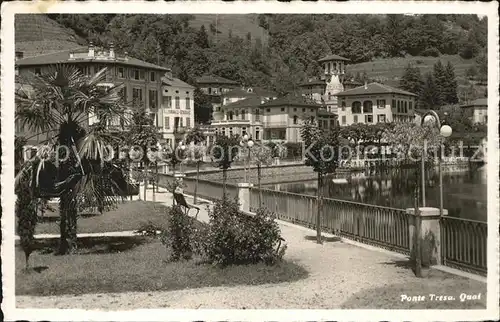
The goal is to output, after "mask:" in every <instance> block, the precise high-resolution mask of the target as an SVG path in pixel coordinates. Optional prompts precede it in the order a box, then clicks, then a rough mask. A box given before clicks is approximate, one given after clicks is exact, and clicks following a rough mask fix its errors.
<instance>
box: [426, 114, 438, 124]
mask: <svg viewBox="0 0 500 322" xmlns="http://www.w3.org/2000/svg"><path fill="white" fill-rule="evenodd" d="M435 122H436V118H434V116H432V115H426V116H425V117H424V123H432V124H434V123H435Z"/></svg>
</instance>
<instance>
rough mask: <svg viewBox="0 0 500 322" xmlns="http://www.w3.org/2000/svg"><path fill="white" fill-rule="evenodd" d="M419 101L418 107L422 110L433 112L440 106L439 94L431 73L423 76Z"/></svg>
mask: <svg viewBox="0 0 500 322" xmlns="http://www.w3.org/2000/svg"><path fill="white" fill-rule="evenodd" d="M419 99H420V106H421V107H422V108H424V109H431V110H435V109H439V107H440V106H441V102H442V101H441V94H440V93H439V92H438V89H437V88H436V83H435V80H434V76H432V74H431V73H427V75H426V76H425V80H424V84H423V86H422V91H421V93H420V97H419Z"/></svg>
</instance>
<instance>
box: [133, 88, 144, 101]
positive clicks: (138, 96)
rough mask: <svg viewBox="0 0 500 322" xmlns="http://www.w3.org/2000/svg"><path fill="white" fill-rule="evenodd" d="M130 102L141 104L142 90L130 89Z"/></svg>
mask: <svg viewBox="0 0 500 322" xmlns="http://www.w3.org/2000/svg"><path fill="white" fill-rule="evenodd" d="M132 101H133V102H134V104H139V103H142V88H133V89H132Z"/></svg>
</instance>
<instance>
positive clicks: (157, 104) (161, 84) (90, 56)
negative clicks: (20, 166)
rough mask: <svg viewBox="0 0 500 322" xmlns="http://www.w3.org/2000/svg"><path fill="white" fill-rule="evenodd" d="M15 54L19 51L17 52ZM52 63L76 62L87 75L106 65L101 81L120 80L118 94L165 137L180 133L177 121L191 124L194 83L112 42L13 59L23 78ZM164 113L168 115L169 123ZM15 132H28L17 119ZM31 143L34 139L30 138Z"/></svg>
mask: <svg viewBox="0 0 500 322" xmlns="http://www.w3.org/2000/svg"><path fill="white" fill-rule="evenodd" d="M18 57H22V55H21V54H20V53H18ZM55 64H69V65H72V66H75V67H76V68H78V69H79V70H80V72H81V73H82V74H84V75H86V76H92V75H95V74H96V73H97V72H98V71H100V70H101V69H103V68H106V75H105V80H104V82H103V83H101V84H100V85H101V86H108V87H112V86H115V85H118V84H121V83H123V84H124V85H125V86H124V88H123V90H122V93H121V95H122V97H123V99H124V101H125V102H127V103H129V104H130V106H131V107H132V108H134V107H141V106H142V107H144V108H145V109H146V111H147V112H148V113H149V114H150V116H151V118H152V119H153V121H154V124H155V125H156V126H157V127H158V128H159V130H160V132H161V134H162V137H163V139H164V141H167V140H170V141H171V142H175V140H176V138H178V137H179V135H177V136H176V135H174V134H176V133H174V132H175V131H174V130H173V129H175V128H176V127H175V125H176V124H178V125H179V126H178V127H177V128H180V127H186V128H189V127H191V126H193V123H194V102H193V100H194V98H193V89H194V87H192V86H190V85H188V84H186V83H184V82H182V81H180V80H178V79H176V78H173V77H172V76H171V71H170V69H169V68H165V67H162V66H158V65H154V64H151V63H147V62H144V61H142V60H139V59H136V58H133V57H130V56H129V55H128V54H127V53H124V54H123V55H120V54H118V53H117V52H115V50H114V47H113V45H111V46H110V47H109V48H107V49H104V48H97V47H95V46H94V45H93V44H92V43H90V44H89V46H88V47H85V48H84V47H82V48H79V49H77V50H71V51H61V52H57V53H51V54H46V55H40V56H34V57H29V58H24V59H18V60H16V75H18V79H19V81H20V82H22V78H23V77H24V76H29V75H31V73H33V74H42V73H44V72H46V71H47V70H49V68H51V66H53V65H55ZM17 86H18V87H19V86H22V84H17ZM171 93H173V94H171ZM169 97H170V99H169ZM172 106H173V108H172ZM172 110H174V111H172ZM180 110H183V111H185V112H182V115H183V116H182V117H181V116H180V112H179V111H180ZM167 117H168V118H169V119H168V124H167V122H166V118H167ZM176 117H177V119H176ZM181 118H182V121H181ZM96 121H97V120H96V118H95V117H93V116H92V115H89V125H91V124H92V123H94V122H96ZM175 122H177V123H175ZM109 125H111V126H120V125H121V124H119V121H118V120H112V121H111V122H110V124H109ZM181 125H182V126H181ZM167 126H169V128H167ZM16 134H18V135H23V136H25V137H29V136H31V135H30V133H29V131H28V130H27V129H24V128H22V126H21V124H20V122H17V124H16ZM45 137H46V136H45V135H38V136H36V141H38V142H39V141H40V140H43V139H44V138H45ZM31 143H32V144H35V143H36V142H34V141H33V140H32V141H31Z"/></svg>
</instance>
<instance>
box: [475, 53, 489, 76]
mask: <svg viewBox="0 0 500 322" xmlns="http://www.w3.org/2000/svg"><path fill="white" fill-rule="evenodd" d="M476 65H477V73H478V79H479V81H480V82H481V83H487V81H488V54H487V52H486V50H483V51H482V52H481V53H480V54H479V55H478V56H477V57H476Z"/></svg>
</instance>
